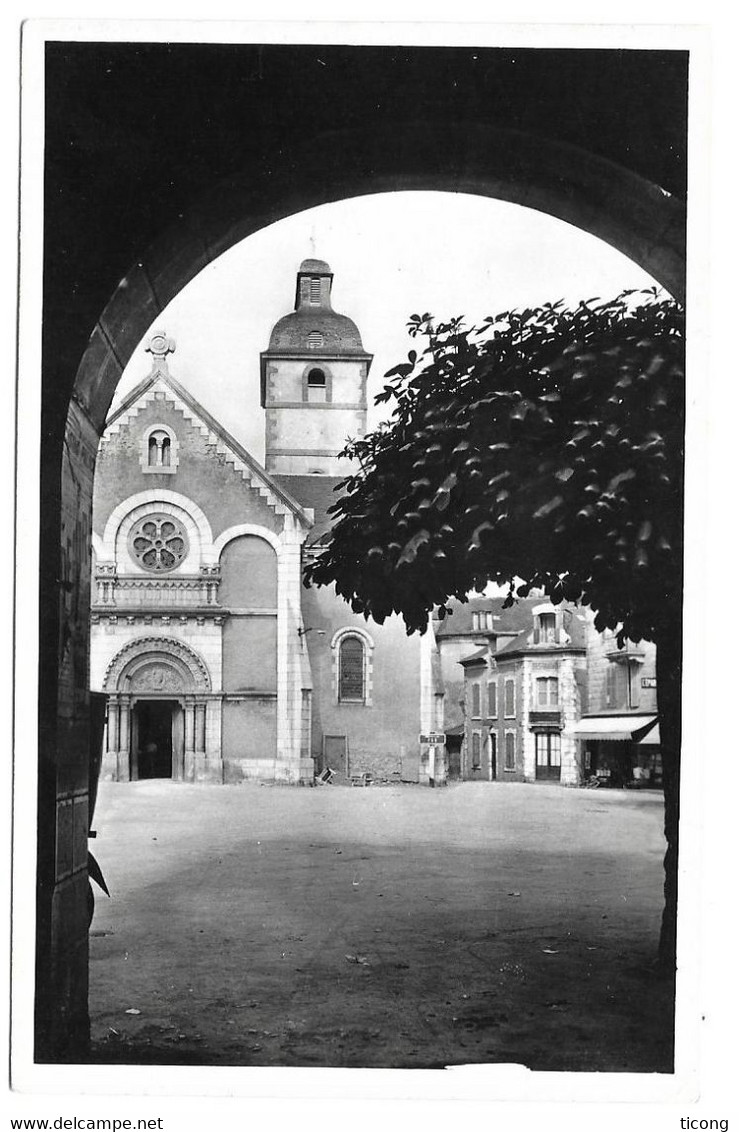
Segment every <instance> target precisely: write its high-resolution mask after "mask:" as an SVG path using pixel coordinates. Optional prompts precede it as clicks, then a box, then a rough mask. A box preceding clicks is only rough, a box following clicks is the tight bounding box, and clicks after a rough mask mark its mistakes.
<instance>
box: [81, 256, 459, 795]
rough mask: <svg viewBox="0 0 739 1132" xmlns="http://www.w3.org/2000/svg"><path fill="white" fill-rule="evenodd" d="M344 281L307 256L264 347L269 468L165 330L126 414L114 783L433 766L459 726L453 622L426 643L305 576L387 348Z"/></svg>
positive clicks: (108, 748) (113, 556)
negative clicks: (450, 656)
mask: <svg viewBox="0 0 739 1132" xmlns="http://www.w3.org/2000/svg"><path fill="white" fill-rule="evenodd" d="M332 281H333V276H332V274H331V271H330V268H329V267H328V265H327V264H325V263H323V262H322V261H320V260H314V259H311V260H306V261H304V262H303V263H302V264H301V266H300V269H299V271H298V275H297V281H296V296H295V308H294V310H293V311H291V312H290V313H289V314H287V315H286V316H285V317H284V318H282V319H280V320H279V321H278V323H277V324H276V325H275V327H274V329H273V331H272V334H271V337H270V341H269V346H268V349H267V350H265V351H264V352H263V353H262V355H261V396H262V405H263V407H264V410H265V427H266V457H265V465H264V466H262V465H260V464H259V463H258V462H257V461H256V460H255V459H254V458H253V457H252V456H251V455H250V453H249V452H247V451H246V450H245V449H244V448H243V446H242V445H240V444H239V442H238V441H237V440H235V439H234V438H233V437H232V436H230V435H229V434H228V432H227V431H226V430H225V429H224V428H223V427H222V426H221V425H220V424H219V422H218V421H216V420H215V419H214V418H213V417H212V416H211V415H210V414H209V413H208V411H207V409H206V408H205V407H203V406H202V405H200V404H199V403H198V402H197V401H196V400H195V399H194V398H193V397H192V396H191V395H190V394H189V392H188V391H187V390H186V389H185V388H184V387H183V386H182V385H181V384H180V383H179V382H178V381H177V380H176V378H175V377H174V376H173V375H172V374H171V373H170V355H171V354H172V352H173V350H174V343H173V342H172V341H171V340H170V339H168V338H167V337H166V335H165V334H163V333H155V334H154V336H153V337H152V338H151V340H150V342H149V344H148V350H149V352H150V354H151V357H152V364H151V371H150V373H149V374H148V375H147V376H146V377H145V378H144V379H143V380H142V381H141V382H140V383H139V385H137V386H136V388H135V389H134V390H133V391H132V392H131V393H130V394H129V395H128V397H127V398H126V399H125V400H124V401H123V403H122V404H121V405H120V406H119V407H118V408H117V410H116V411H115V412H114V413H113V414H112V415H111V417H110V418H109V420H108V423H107V426H106V429H105V432H104V434H103V437H102V440H101V443H100V449H99V454H98V462H97V470H96V476H95V494H94V508H93V552H94V558H93V577H94V589H93V603H92V610H91V617H92V630H91V656H90V687H91V689H92V691H94V692H98V693H103V694H104V695H105V697H106V700H107V722H106V729H105V739H104V751H103V759H102V771H101V774H102V777H103V778H108V779H114V780H118V781H129V780H131V779H138V778H172V779H176V780H181V781H186V782H205V783H238V782H242V781H245V780H256V781H266V782H283V783H291V784H299V783H303V784H307V783H312V782H313V781H314V780H315V775H316V774H317V773H320V772H321V771H322V770H323V769H324V768H326V767H330V768H331V769H332V770H333V771H335V773H336V774H337V775H338V776H339V777H341V776H345V777H346V778H347V779H350V780H351V779H355V780H356V778H357V777H358V776H364V775H369V776H372V778H375V779H383V780H390V781H392V780H399V779H405V780H409V781H413V780H418V779H419V776H420V777H421V778H423V776H424V773H426V774H429V773H430V774H431V775H432V776H433V768H431V770H430V771H429V764H428V758H427V757H426V759H425V761H424V756H427V751H424V749H423V748H422V747H421V746H420V745H419V736H420V735H421V734H422V733H429V732H433V731H434V730H438V729H440V727H441V725H442V724H443V700H444V697H443V688H442V687H441V685H440V683H439V677H438V671H437V666H436V664H435V658H434V651H435V650H434V638H433V634H432V633H431V632H428V633H427V634H425V635H424V636H423V637H420V638H419V637H413V638H408V637H407V636H406V634H405V630H404V627H403V625H402V623H401V622H400V620H399V619H398V620H390V621H388V622H387V623H385V624H384V625H382V626H378V625H375V624H374V623H373V622H366V621H365V620H364V618H361V617H358V616H356V615H355V614H353V613H352V611H351V609H350V607H349V606H348V605H347V604H346V603H345V602H344V601H343V600H341V599H340V598H338V597H337V596H336V594H335V593H334V592H333V591H332V590H329V589H321V590H314V589H310V590H307V589H305V588H304V587H303V585H302V567H303V564H304V562H305V560H306V558H307V556H310V555H311V554H315V553H317V552H319V550H320V547H321V543H322V541H323V540H324V539H325V538H326V535H327V532H328V529H329V525H330V519H329V516H328V515H327V510H328V508H329V507H330V505H331V503H332V502H333V501H334V500H335V499H336V494H335V489H336V487H337V485H338V484H339V483H340V481H341V480H342V478H344V477H345V475H346V474H347V472H348V471H349V467H348V465H347V464H346V462H345V461H342V460H341V459H340V458H339V456H338V453H339V452H340V450H341V449H342V447H343V445H344V443H345V439H346V437H347V436H349V435H354V436H356V435H361V434H362V433H363V432H364V431H365V429H366V410H367V393H366V384H367V374H368V372H369V367H370V364H371V361H372V358H371V355H370V354H368V353H367V352H366V351H365V350H364V347H363V344H362V340H361V336H360V334H359V331H358V329H357V327H356V326H355V324H354V323H353V322H352V321H351V319H349V318H347V317H346V316H344V315H340V314H338V313H337V312H335V311H334V310H333V308H332V305H331V289H332ZM424 768H425V771H424Z"/></svg>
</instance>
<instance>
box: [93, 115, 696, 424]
mask: <svg viewBox="0 0 739 1132" xmlns="http://www.w3.org/2000/svg"><path fill="white" fill-rule="evenodd" d="M413 190H433V191H438V192H449V193H466V194H473V195H477V196H483V197H486V196H487V197H491V198H493V199H497V200H503V201H508V202H510V203H513V204H518V205H521V206H523V207H526V208H533V209H536V210H537V211H539V212H544V213H548V214H549V215H551V216H554V217H557V218H558V219H560V220H564V221H566V222H567V223H569V224H572V225H574V226H575V227H577V228H581V229H582V230H583V231H586V232H589V233H591V234H592V235H594V236H596V237H597V238H598V239H601V240H604V241H605V242H606V243H608V244H610V245H611V246H613V247H615V248H617V249H618V250H619V251H621V252H623V253H624V255H626V256H628V257H629V258H630V259H632V260H634V262H635V263H638V264H639V266H640V267H643V268H644V270H645V271H647V272H648V273H649V274H650V275H652V277H653V278H654V279H656V280H657V282H659V283H661V284H662V285H663V286H664V287H665V288H666V290H667V291H669V292H670V293H671V294H673V295H674V296H675V297H676V298H678V299H680V300H682V298H683V297H684V289H685V206H684V203H683V202H682V201H680V200H678V199H677V198H676V197H673V196H671V195H670V194H669V193H668V192H666V191H665V190H664V189H662V188H661V187H660V186H659V185H655V184H653V183H652V182H650V181H648V180H646V179H645V178H644V177H641V176H639V175H638V174H636V173H634V172H632V171H631V170H628V169H626V168H624V167H623V166H620V165H617V164H615V163H614V162H612V161H609V160H606V159H605V158H603V157H599V156H597V155H595V154H593V153H590V152H588V151H586V150H584V149H581V148H580V147H577V146H573V145H569V144H566V143H564V142H561V141H550V140H547V139H546V138H541V137H536V136H534V135H533V134H528V133H524V132H522V131H519V130H509V129H505V128H502V127H500V128H499V127H491V126H487V125H480V124H478V123H475V122H467V123H465V122H459V123H457V124H456V127H455V129H454V131H453V132H449V131H441V132H434V131H433V130H431V129H430V128H429V126H428V124H427V123H420V122H406V123H405V124H402V125H398V124H395V125H393V126H384V127H375V128H373V129H368V128H364V129H362V130H356V131H352V130H342V131H336V132H335V133H328V134H323V135H322V136H321V137H320V138H317V139H313V140H312V141H311V143H310V145H306V146H304V147H303V148H298V149H295V150H293V151H291V152H290V153H288V154H282V155H277V154H275V155H274V157H273V160H272V161H271V162H270V165H269V168H268V169H266V170H261V171H255V170H254V168H253V167H252V168H250V169H248V170H246V171H244V172H243V173H242V174H241V175H240V176H239V177H234V178H231V179H229V180H228V181H225V182H222V183H220V184H219V185H217V186H216V187H214V189H213V190H212V191H211V193H210V194H209V195H208V196H207V198H203V199H201V200H199V201H197V202H193V204H192V206H191V208H190V210H189V211H188V212H187V213H185V214H183V215H182V216H181V217H179V218H178V219H177V222H176V223H175V224H173V225H172V227H171V228H169V229H168V230H167V231H166V232H164V233H163V234H162V235H161V236H160V237H159V238H158V239H157V240H156V241H155V242H154V243H153V244H152V245H150V247H149V248H148V249H147V250H146V251H145V252H144V254H143V255H142V256H141V258H140V259H139V260H138V261H137V262H136V263H135V264H133V265H131V267H130V269H129V270H128V272H127V273H126V275H125V276H124V278H123V279H122V280H121V281H120V283H119V285H118V287H117V289H116V291H115V293H114V294H113V295H112V296H111V297H110V300H109V301H108V303H107V305H106V307H105V309H104V310H103V311H102V312H101V314H100V317H99V319H98V322H97V324H96V326H95V327H94V328H93V331H92V334H91V337H90V341H89V343H88V347H87V349H86V351H85V353H84V355H83V357H82V360H81V363H80V366H79V369H78V371H77V375H76V379H75V397H76V398H77V399H78V401H79V402H80V404H81V405H82V406H83V408H84V409H85V411H86V413H87V414H88V415H89V417H90V418H91V420H92V421H93V422H94V424H95V427H96V428H97V429H98V430H99V431H100V430H101V429H102V426H103V423H104V421H105V417H106V415H107V412H108V408H109V406H110V402H111V400H112V397H113V393H114V392H115V388H116V386H117V384H118V381H119V380H120V377H121V374H122V372H123V369H124V367H125V365H126V364H127V362H128V360H129V358H130V356H131V354H132V353H133V350H134V349H135V347H136V346H137V345H138V343H139V342H140V340H141V339H142V338H143V336H144V335H145V333H146V332H147V330H148V329H149V327H150V326H151V323H152V321H153V320H154V319H155V318H156V317H157V315H158V314H159V313H160V312H161V311H162V310H163V309H164V308H165V307H166V306H167V304H168V303H170V302H171V301H172V299H173V298H174V297H175V296H176V295H177V294H178V293H179V292H180V291H181V290H182V289H183V287H185V286H186V285H187V283H189V282H190V281H191V280H192V279H194V277H195V276H196V275H197V274H198V273H199V272H200V271H202V270H203V268H204V267H206V266H207V265H208V264H209V263H211V262H212V261H213V260H215V259H217V258H218V256H220V255H222V254H223V253H224V252H225V251H228V249H229V248H232V247H233V246H234V245H235V244H237V243H239V242H240V241H242V240H244V239H246V238H247V237H248V236H250V235H253V234H254V233H255V232H257V231H259V230H260V229H262V228H265V227H267V226H268V225H270V224H272V223H274V222H276V221H277V220H280V219H284V218H285V217H287V216H290V215H292V214H294V213H296V212H301V211H304V210H305V209H308V208H312V207H314V206H316V205H320V204H327V203H331V202H332V201H339V200H343V199H348V198H351V197H355V196H367V195H370V194H372V193H386V192H398V191H413Z"/></svg>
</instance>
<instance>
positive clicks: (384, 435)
mask: <svg viewBox="0 0 739 1132" xmlns="http://www.w3.org/2000/svg"><path fill="white" fill-rule="evenodd" d="M409 332H410V334H411V336H412V337H414V338H415V339H417V340H418V344H419V349H418V350H412V351H411V352H410V353H409V354H408V361H407V362H405V363H403V364H402V365H398V366H396V367H395V368H394V369H391V370H390V371H388V373H387V374H386V378H387V384H386V386H385V388H384V391H383V392H382V393H381V394H380V395H379V396H378V398H377V401H378V402H385V403H389V404H390V405H391V407H392V415H391V419H390V420H389V421H388V422H387V423H386V424H384V425H382V426H381V427H379V428H378V429H377V430H376V431H374V432H373V433H370V434H369V435H367V436H364V437H362V438H361V439H358V440H355V441H353V442H351V443H350V444H349V446H348V447H347V449H346V454H347V455H349V456H351V457H353V458H354V459H355V461H356V468H357V470H356V472H355V474H354V475H352V476H350V477H349V478H348V479H347V480H346V481H345V482H344V484H343V485H342V486H343V494H342V496H341V497H340V498H339V499H338V500H337V502H336V503H335V504H334V506H333V507H332V511H333V513H334V514H335V517H336V518H335V524H334V527H333V530H332V533H331V538H330V542H329V544H328V546H327V548H326V549H325V551H324V552H323V553H322V554H321V555H320V557H318V558H317V559H316V560H314V561H313V562H312V563H310V564H309V565H308V566H307V568H306V578H305V580H306V584H308V585H309V584H316V585H329V584H333V585H335V587H336V590H337V592H338V593H339V594H341V595H342V596H343V597H344V598H345V599H347V600H348V601H349V603H350V604H351V606H352V609H353V610H354V611H355V612H359V613H363V614H364V615H365V616H367V617H372V618H373V619H374V620H375V621H378V622H380V623H381V622H382V621H383V620H384V619H385V618H386V617H387V616H389V615H390V614H392V613H399V614H401V615H402V616H403V618H404V619H405V622H406V626H407V629H408V632H409V633H411V632H414V631H419V632H423V631H425V629H426V627H427V625H428V618H429V613H430V612H431V611H432V610H433V609H434V608H438V609H439V613H440V615H441V616H443V615H444V613H445V611H446V603H447V601H448V600H449V598H450V597H456V598H458V599H460V600H462V601H464V600H465V598H466V595H467V594H468V593H469V592H470V591H471V590H480V589H482V588H484V586H485V585H486V584H487V583H488V582H489V581H494V582H497V583H499V584H504V585H507V586H508V587H509V601H511V602H512V601H515V600H516V597H517V596H525V595H527V594H528V593H529V592H530V590H531V589H532V588H534V587H536V588H541V589H543V590H544V592H545V593H546V594H547V595H548V597H549V598H550V599H551V601H552V602H554V603H558V602H561V601H562V600H563V599H566V600H568V601H577V602H582V603H584V604H587V605H589V606H591V607H592V608H593V609H594V610H595V611H596V618H595V625H596V629H598V630H601V629H604V628H606V627H608V628H612V629H616V630H617V631H618V632H619V640H620V641H623V639H625V638H626V637H628V638H629V639H631V640H633V641H638V640H641V639H646V640H651V641H654V642H655V643H656V644H657V656H658V661H657V663H658V695H659V708H660V724H661V738H662V750H663V765H664V788H665V834H666V838H667V844H668V849H667V855H666V857H665V878H666V879H665V896H666V903H665V914H664V917H663V924H662V935H661V941H660V958H661V959H662V960H663V961H664V962H666V963H668V964H669V965H670V966H671V967H672V966H673V964H674V945H675V918H676V877H677V833H678V774H679V750H680V670H681V660H682V656H681V625H682V621H681V618H682V530H683V523H682V497H683V492H682V480H683V437H684V387H685V385H684V313H683V311H682V309H681V308H680V307H679V306H678V305H677V303H675V302H674V301H673V300H672V299H670V298H665V297H663V296H661V295H660V293H659V292H658V291H657V289H656V288H655V289H650V290H648V291H642V292H635V291H626V292H624V293H623V294H621V295H619V296H618V297H617V298H616V299H614V300H613V301H611V302H606V303H602V302H596V301H595V300H588V301H587V302H581V303H580V304H579V306H577V307H575V308H568V307H566V306H565V305H564V304H563V303H561V302H559V303H551V304H545V305H544V306H541V307H538V308H536V309H530V310H521V311H506V312H504V313H502V314H499V315H496V316H495V317H491V318H488V319H485V320H484V323H483V325H481V326H477V327H466V326H465V325H464V323H463V320H462V318H453V319H451V320H449V321H447V322H444V323H439V324H436V325H435V324H434V322H433V320H432V318H431V315H429V314H424V315H413V316H412V317H411V320H410V323H409Z"/></svg>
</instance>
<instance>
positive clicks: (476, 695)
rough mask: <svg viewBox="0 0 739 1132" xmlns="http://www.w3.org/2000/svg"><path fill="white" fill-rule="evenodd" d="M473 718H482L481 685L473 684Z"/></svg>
mask: <svg viewBox="0 0 739 1132" xmlns="http://www.w3.org/2000/svg"><path fill="white" fill-rule="evenodd" d="M472 718H473V719H479V718H480V685H479V684H473V685H472Z"/></svg>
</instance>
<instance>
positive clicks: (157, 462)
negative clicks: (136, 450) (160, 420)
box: [141, 425, 177, 474]
mask: <svg viewBox="0 0 739 1132" xmlns="http://www.w3.org/2000/svg"><path fill="white" fill-rule="evenodd" d="M141 468H142V470H143V471H144V472H154V473H159V474H167V473H169V474H172V473H173V472H175V471H176V470H177V437H176V436H175V434H174V432H173V431H172V429H170V428H168V427H167V426H166V425H154V426H153V427H152V428H150V429H147V431H146V432H145V433H144V436H143V440H142V447H141Z"/></svg>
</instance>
